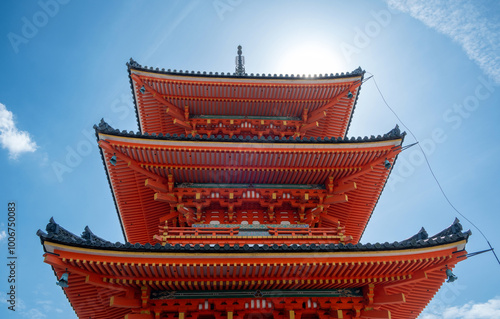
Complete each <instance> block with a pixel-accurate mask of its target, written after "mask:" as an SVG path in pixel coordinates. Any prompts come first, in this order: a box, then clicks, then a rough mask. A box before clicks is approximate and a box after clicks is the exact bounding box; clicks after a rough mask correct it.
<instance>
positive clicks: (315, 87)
mask: <svg viewBox="0 0 500 319" xmlns="http://www.w3.org/2000/svg"><path fill="white" fill-rule="evenodd" d="M130 72H131V80H132V83H133V89H134V94H135V99H136V106H137V113H138V116H139V122H140V129H141V132H148V133H164V134H165V133H170V134H174V133H176V134H185V133H194V132H196V133H197V134H207V135H211V134H218V133H217V132H223V133H224V134H228V135H233V134H236V135H239V134H246V135H264V136H289V135H293V134H295V133H299V134H298V136H306V137H326V136H328V137H344V136H345V134H346V132H347V129H348V125H349V122H350V119H351V116H352V111H353V108H354V104H355V101H356V98H357V94H358V90H359V86H360V85H361V80H362V75H355V76H351V77H344V78H331V79H329V78H324V79H317V80H314V79H295V80H283V79H266V78H260V79H251V78H248V79H242V78H238V79H232V78H223V77H222V78H221V77H217V78H212V77H199V76H189V75H173V74H161V73H153V72H147V71H144V70H138V69H134V68H131V69H130ZM142 87H144V88H145V92H144V93H141V92H140V89H141V88H142ZM348 92H351V93H352V94H353V97H351V98H349V97H347V94H348ZM186 107H187V110H188V111H187V113H185V108H186ZM304 111H305V112H304ZM185 114H186V115H188V116H185ZM200 115H203V116H211V117H213V118H212V119H210V120H207V119H200V118H196V116H200ZM228 115H229V116H235V117H237V116H240V117H245V116H255V117H260V118H261V119H262V120H264V122H260V121H258V120H255V121H254V120H250V121H248V120H247V121H238V120H236V121H234V122H233V123H232V124H231V123H230V121H229V119H228V120H225V119H224V116H228ZM217 116H220V118H218V119H217ZM266 117H290V118H297V120H293V119H292V120H289V122H288V123H283V121H282V120H280V119H276V120H266ZM174 119H175V120H176V121H175V122H174ZM316 121H317V122H318V124H317V125H314V126H312V127H307V128H303V127H304V126H305V125H308V124H310V123H311V122H316ZM243 123H245V124H244V125H242V124H243ZM220 124H222V125H223V126H219V125H220ZM214 125H217V127H218V129H216V128H215V126H214ZM231 125H233V126H234V127H232V128H231V127H229V126H231ZM248 125H250V126H251V127H249V126H248ZM224 126H225V127H224ZM256 126H258V127H256ZM301 128H302V130H301ZM238 130H239V131H238ZM259 132H261V133H259Z"/></svg>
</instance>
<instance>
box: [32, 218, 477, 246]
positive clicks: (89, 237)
mask: <svg viewBox="0 0 500 319" xmlns="http://www.w3.org/2000/svg"><path fill="white" fill-rule="evenodd" d="M46 231H47V232H44V231H42V230H38V231H37V235H38V236H39V237H40V240H41V241H42V244H43V243H44V241H50V242H56V243H61V244H66V245H70V246H78V247H85V248H98V249H104V250H118V251H136V252H162V251H163V252H180V251H183V252H188V251H189V252H214V251H219V252H221V251H223V252H227V253H242V252H249V251H260V252H266V251H267V252H284V251H288V252H305V251H323V252H335V251H343V252H347V251H352V252H356V251H380V250H401V249H412V248H424V247H433V246H439V245H444V244H449V243H454V242H457V241H461V240H464V239H465V240H467V239H468V238H469V236H470V235H471V231H470V230H468V231H466V232H462V225H461V224H460V222H459V220H458V219H455V221H454V222H453V224H452V225H451V226H449V227H448V228H446V229H445V230H443V231H441V232H439V233H438V234H436V235H434V236H427V232H426V231H425V229H423V228H422V229H421V230H420V231H419V232H418V233H417V234H416V235H415V236H412V237H410V238H408V239H406V240H403V241H399V242H393V243H388V242H385V243H374V244H371V243H367V244H359V243H358V244H356V245H354V244H346V245H345V244H319V245H318V244H302V245H296V244H293V245H285V244H280V245H278V244H273V245H266V244H264V245H247V244H245V245H237V244H236V245H234V246H230V245H229V244H225V245H218V244H216V245H205V246H201V245H199V244H186V245H180V244H175V245H170V244H166V245H165V246H162V245H161V244H159V243H157V244H155V245H152V244H150V243H146V244H144V245H142V244H139V243H136V244H132V243H129V242H126V243H120V242H117V243H112V242H110V241H107V240H104V239H102V238H100V237H98V236H96V235H94V234H93V233H92V232H91V231H90V229H89V228H88V227H85V231H84V232H83V233H82V235H81V236H77V235H75V234H73V233H71V232H70V231H68V230H66V229H65V228H63V227H62V226H60V225H59V224H57V223H56V222H55V221H54V219H53V218H51V219H50V221H49V223H48V224H47V227H46Z"/></svg>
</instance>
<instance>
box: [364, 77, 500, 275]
mask: <svg viewBox="0 0 500 319" xmlns="http://www.w3.org/2000/svg"><path fill="white" fill-rule="evenodd" d="M367 73H369V72H367ZM370 74H371V73H370ZM370 78H373V83H374V84H375V87H376V88H377V91H378V93H379V94H380V97H381V98H382V100H383V101H384V103H385V105H386V106H387V108H388V109H389V110H390V111H391V112H392V113H393V114H394V116H395V117H396V118H397V119H398V121H399V122H400V123H401V125H402V126H403V127H404V128H405V129H406V130H407V131H408V132H409V133H410V134H411V136H412V137H413V139H414V140H415V141H416V144H417V145H418V147H419V148H420V151H421V152H422V154H423V155H424V159H425V162H426V163H427V167H428V168H429V171H430V172H431V175H432V177H433V178H434V180H435V181H436V184H437V186H438V187H439V190H440V191H441V194H443V197H444V198H445V199H446V201H447V202H448V204H449V205H450V206H451V208H453V210H454V211H455V212H457V214H459V215H460V216H461V217H462V218H464V219H465V220H466V221H468V222H469V223H470V224H471V225H472V226H473V227H474V228H475V229H477V231H478V232H479V233H480V234H481V235H482V236H483V238H484V240H486V243H487V244H488V246H489V247H490V249H488V250H485V251H483V252H487V251H490V250H491V252H492V253H493V255H494V256H495V258H496V260H497V262H498V264H499V265H500V260H499V259H498V256H497V254H496V253H495V249H494V248H493V247H492V246H491V244H490V241H489V240H488V238H487V237H486V235H485V234H484V233H483V232H482V231H481V229H479V227H477V226H476V224H474V223H473V222H472V221H471V220H470V219H468V218H467V217H465V215H464V214H462V213H461V212H460V211H459V210H458V209H457V208H456V207H455V206H454V205H453V204H452V202H451V201H450V199H449V198H448V196H447V195H446V193H445V191H444V190H443V187H441V183H439V180H438V179H437V177H436V174H434V171H433V170H432V167H431V164H430V163H429V159H428V158H427V155H426V154H425V152H424V150H423V148H422V146H421V145H420V143H419V141H418V139H417V137H416V136H415V134H413V132H412V131H411V130H410V129H409V128H408V126H406V125H405V124H404V122H403V121H402V120H401V119H400V118H399V116H398V115H397V114H396V112H395V111H394V110H393V109H392V108H391V107H390V106H389V103H387V101H386V100H385V97H384V95H383V94H382V91H380V88H379V87H378V85H377V81H376V80H375V76H374V75H373V74H371V77H370ZM370 78H368V79H370ZM368 79H367V80H368ZM413 145H414V144H412V145H409V146H413ZM469 255H470V257H472V256H475V255H477V254H469Z"/></svg>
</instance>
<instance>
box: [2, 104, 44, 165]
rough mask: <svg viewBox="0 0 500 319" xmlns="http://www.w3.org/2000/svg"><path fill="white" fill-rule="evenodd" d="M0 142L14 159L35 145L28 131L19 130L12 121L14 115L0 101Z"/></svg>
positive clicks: (31, 150) (35, 147)
mask: <svg viewBox="0 0 500 319" xmlns="http://www.w3.org/2000/svg"><path fill="white" fill-rule="evenodd" d="M0 144H1V145H2V148H6V149H8V150H9V157H10V158H12V159H16V158H17V157H18V156H19V155H20V154H22V153H25V152H34V151H35V150H36V149H37V145H36V143H35V142H34V141H32V140H31V137H30V135H29V133H28V132H26V131H20V130H18V129H17V127H16V123H14V115H13V114H12V112H11V111H9V110H7V108H6V107H5V105H3V104H2V103H0Z"/></svg>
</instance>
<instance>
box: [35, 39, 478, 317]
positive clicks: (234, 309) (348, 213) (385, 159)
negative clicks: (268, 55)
mask: <svg viewBox="0 0 500 319" xmlns="http://www.w3.org/2000/svg"><path fill="white" fill-rule="evenodd" d="M127 66H128V71H129V77H130V83H131V87H132V93H133V96H134V102H135V107H136V113H137V119H138V125H139V132H138V133H134V132H126V131H123V132H120V131H119V130H115V129H113V128H112V127H110V126H109V125H108V124H107V123H106V122H104V121H101V123H100V124H99V125H96V126H95V129H96V136H97V140H98V144H99V147H100V150H101V155H102V159H103V163H104V167H105V169H106V174H107V177H108V181H109V184H110V187H111V191H112V194H113V197H114V200H115V205H116V210H117V212H118V217H119V220H120V223H121V227H122V230H123V234H124V237H125V241H126V242H125V244H121V243H116V244H115V243H111V242H109V241H106V240H104V239H102V238H100V237H97V236H96V235H94V234H93V233H92V232H91V231H90V229H89V228H88V227H87V228H86V229H85V231H84V232H83V234H82V235H81V236H77V235H74V234H73V233H71V232H69V231H67V230H66V229H64V228H63V227H61V226H60V225H58V224H57V223H56V222H55V221H54V220H52V219H51V221H50V223H49V224H48V225H47V229H46V231H47V233H45V232H43V231H39V232H38V235H39V236H40V238H41V241H42V244H43V247H44V250H45V255H44V256H45V262H46V263H48V264H49V265H51V266H52V268H53V270H54V272H55V274H56V276H57V278H58V279H59V278H61V277H62V279H61V280H59V284H60V285H62V286H64V292H65V293H66V295H67V297H68V299H69V301H70V303H71V305H72V306H73V308H74V310H75V312H76V314H77V315H78V317H79V318H95V319H97V318H126V319H153V318H155V319H159V318H179V319H187V318H192V319H211V318H214V319H220V318H227V319H233V318H234V319H236V318H240V319H246V318H248V319H249V318H256V317H259V318H283V319H285V318H289V319H300V318H302V319H305V318H401V319H403V318H404V319H406V318H416V317H417V316H418V315H419V313H420V312H421V311H422V310H423V308H424V307H425V306H426V304H427V303H428V302H429V301H430V300H431V299H432V297H433V296H434V294H435V293H436V292H437V290H438V289H439V287H440V286H441V285H442V283H443V282H444V281H445V280H446V279H447V277H448V275H449V274H450V273H451V269H452V268H453V267H454V265H455V264H456V263H457V262H458V261H459V260H462V259H463V258H461V257H463V256H464V255H465V254H466V252H465V244H466V242H467V239H468V236H469V235H470V232H462V227H461V225H460V224H459V223H458V221H457V220H456V221H455V222H454V223H453V224H452V225H451V226H450V227H449V228H447V229H445V230H444V231H442V232H440V233H438V234H436V235H434V236H428V234H427V233H426V231H425V230H424V229H423V228H422V230H421V231H419V232H418V233H417V234H416V235H414V236H412V237H410V238H408V239H406V240H403V241H400V242H394V243H391V244H389V243H384V244H380V243H376V244H361V243H359V240H360V238H361V236H362V234H363V231H364V229H365V227H366V225H367V223H368V221H369V219H370V216H371V214H372V213H373V210H374V208H375V205H376V203H377V201H378V198H379V196H380V194H381V192H382V190H383V188H384V185H385V183H386V181H387V179H388V176H389V173H390V171H391V169H392V166H393V165H394V162H395V160H396V158H397V156H398V154H399V153H400V152H401V147H402V143H403V138H404V135H405V134H404V133H401V132H400V130H399V128H398V127H397V126H396V128H394V129H393V130H391V131H390V132H389V133H387V134H384V135H379V136H371V137H364V138H361V137H358V138H353V137H351V138H347V137H346V135H347V131H348V128H349V124H350V122H351V119H352V115H353V111H354V107H355V105H356V101H357V99H358V95H359V91H360V87H361V84H362V82H363V77H364V71H362V70H361V69H360V68H358V69H356V70H354V71H353V72H350V73H345V74H344V73H342V74H335V75H333V74H330V75H321V76H315V77H304V76H288V75H286V76H282V75H279V76H277V75H259V74H257V75H253V74H250V75H249V74H247V73H245V69H244V65H243V57H242V55H241V47H238V56H237V57H236V69H235V73H232V74H224V73H222V74H218V73H215V74H212V73H208V74H207V73H206V72H203V73H200V72H197V73H195V72H182V71H176V70H174V71H171V70H167V71H165V70H163V69H162V70H159V69H158V68H157V69H153V68H147V67H142V66H141V65H139V64H138V63H137V62H135V61H133V60H131V61H130V62H129V63H127Z"/></svg>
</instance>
